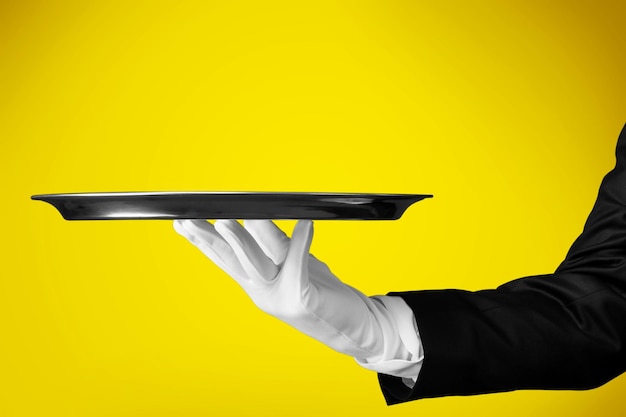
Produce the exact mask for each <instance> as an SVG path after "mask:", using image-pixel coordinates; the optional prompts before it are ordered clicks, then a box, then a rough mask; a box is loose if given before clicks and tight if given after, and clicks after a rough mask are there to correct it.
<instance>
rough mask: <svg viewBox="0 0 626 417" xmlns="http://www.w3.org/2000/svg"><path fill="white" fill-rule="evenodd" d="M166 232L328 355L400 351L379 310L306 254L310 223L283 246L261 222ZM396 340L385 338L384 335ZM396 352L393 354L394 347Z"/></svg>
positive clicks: (178, 224) (193, 223)
mask: <svg viewBox="0 0 626 417" xmlns="http://www.w3.org/2000/svg"><path fill="white" fill-rule="evenodd" d="M174 228H175V229H176V231H177V232H178V233H180V234H181V235H183V236H185V237H186V238H187V239H188V240H189V241H190V242H191V243H193V244H194V245H195V246H197V247H198V248H199V249H200V250H201V251H202V252H203V253H204V254H205V255H206V256H208V257H209V259H211V260H212V261H213V262H215V263H216V264H217V265H218V266H219V267H221V268H222V269H223V270H224V271H225V272H226V273H227V274H229V275H230V276H231V277H232V278H234V279H235V280H236V281H237V282H238V283H239V285H241V287H243V289H244V290H245V292H246V293H247V294H248V295H249V296H250V298H251V299H252V300H253V301H254V303H255V304H256V305H257V306H258V307H259V308H261V310H263V311H265V312H267V313H269V314H271V315H273V316H275V317H277V318H279V319H281V320H283V321H284V322H286V323H288V324H290V325H291V326H293V327H295V328H297V329H298V330H300V331H302V332H304V333H306V334H307V335H309V336H311V337H313V338H315V339H317V340H319V341H321V342H323V343H325V344H326V345H328V346H330V347H331V348H333V349H335V350H337V351H339V352H342V353H345V354H347V355H350V356H353V357H355V358H357V359H365V360H368V361H370V360H371V361H376V360H377V359H376V358H382V357H383V356H387V357H394V355H395V352H390V351H389V350H390V349H396V350H397V349H403V346H397V345H398V344H400V345H401V343H390V344H389V343H387V346H385V345H386V343H385V339H387V340H394V341H395V340H399V338H398V336H397V329H396V327H395V323H394V321H393V318H392V317H391V315H390V313H389V312H388V311H387V310H386V309H385V307H384V305H383V303H382V302H380V301H379V300H376V299H370V298H368V297H367V296H365V295H364V294H363V293H361V292H359V291H357V290H355V289H354V288H352V287H350V286H348V285H345V284H343V283H342V282H341V281H339V280H338V279H337V277H335V276H334V275H333V273H332V272H331V271H330V269H329V268H328V266H326V265H325V264H324V263H322V262H320V261H319V260H317V259H316V258H315V257H314V256H313V255H310V254H309V248H310V246H311V240H312V236H313V222H312V221H310V220H301V221H299V222H298V223H297V224H296V226H295V229H294V232H293V236H292V238H291V239H289V237H287V236H286V235H285V234H284V233H283V232H282V231H281V230H280V229H279V228H278V227H277V226H276V225H275V224H274V223H273V222H271V221H269V220H247V221H244V227H242V226H241V225H240V224H239V223H238V222H236V221H235V220H217V221H216V222H215V226H213V225H212V224H211V223H209V222H207V221H204V220H176V221H175V222H174ZM391 332H396V333H394V334H389V335H387V337H386V335H385V333H391ZM394 345H396V346H394Z"/></svg>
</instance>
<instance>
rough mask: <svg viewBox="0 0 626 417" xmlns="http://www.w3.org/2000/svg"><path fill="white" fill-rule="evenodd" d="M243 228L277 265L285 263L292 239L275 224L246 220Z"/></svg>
mask: <svg viewBox="0 0 626 417" xmlns="http://www.w3.org/2000/svg"><path fill="white" fill-rule="evenodd" d="M243 226H244V227H245V228H246V230H247V231H248V232H250V234H251V235H252V237H254V239H255V240H256V241H257V243H258V244H259V246H260V247H261V249H263V252H265V254H266V255H267V256H269V257H270V259H271V260H272V261H273V262H274V263H275V264H276V265H280V264H282V263H283V262H284V261H285V258H286V257H287V251H288V250H289V242H290V239H289V237H288V236H287V235H286V234H285V232H283V231H282V230H280V229H279V228H278V226H276V224H275V223H274V222H272V221H271V220H244V222H243Z"/></svg>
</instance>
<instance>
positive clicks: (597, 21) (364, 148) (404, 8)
mask: <svg viewBox="0 0 626 417" xmlns="http://www.w3.org/2000/svg"><path fill="white" fill-rule="evenodd" d="M438 3H439V4H438ZM470 4H471V6H470ZM625 18H626V7H625V6H624V3H623V1H614V2H611V1H583V2H571V1H552V2H544V1H529V2H521V1H515V2H513V1H511V2H501V1H491V2H487V1H483V2H467V1H456V2H426V1H424V2H416V1H358V2H356V1H337V2H327V1H315V2H291V1H286V2H273V1H270V2H265V1H263V2H261V1H259V2H254V1H253V2H225V1H213V2H209V1H198V2H192V1H180V2H176V1H145V2H144V1H131V2H128V1H92V2H88V1H61V2H59V1H19V0H13V1H2V2H1V3H0V139H1V146H2V147H1V152H0V158H2V161H1V163H0V175H1V178H2V201H1V202H2V204H1V207H0V214H1V215H2V219H3V222H4V225H3V227H2V229H3V239H2V263H1V268H2V271H1V273H0V415H2V416H44V415H45V416H144V415H145V416H200V415H248V414H251V415H255V416H294V415H298V416H309V415H310V416H319V415H327V416H345V415H357V416H360V417H363V416H370V415H371V416H384V415H389V416H394V415H398V416H402V415H407V416H408V415H421V416H427V415H428V416H430V415H438V416H443V415H450V416H452V415H462V416H501V415H504V414H506V415H508V416H528V415H546V416H548V415H550V416H560V415H562V416H568V417H571V416H588V415H591V414H596V415H600V414H601V415H613V416H617V415H625V414H626V405H625V404H624V401H623V393H624V390H625V389H626V379H625V378H624V377H619V378H617V379H615V380H614V381H612V382H610V383H609V384H607V385H605V386H603V387H601V388H599V389H596V390H593V391H587V392H541V391H526V392H514V393H505V394H493V395H485V396H476V397H468V398H442V399H431V400H422V401H418V402H414V403H408V404H403V405H398V406H394V407H387V406H386V405H385V404H384V401H383V398H382V396H381V394H380V392H379V389H378V385H377V382H376V376H375V374H374V373H371V372H369V371H366V370H364V369H361V368H360V367H358V366H357V365H356V364H355V363H354V362H353V360H352V359H351V358H349V357H346V356H343V355H339V354H337V353H334V352H332V351H331V350H330V349H328V348H326V347H325V346H323V345H321V344H319V343H318V342H316V341H314V340H311V339H309V338H307V337H306V336H303V335H301V334H299V333H298V332H296V331H294V330H292V329H290V328H288V327H287V326H286V325H284V324H282V323H280V322H278V321H276V320H274V319H273V318H271V317H268V316H266V315H264V314H263V313H262V312H260V311H259V310H257V309H256V307H254V306H253V305H252V303H251V302H250V301H249V300H248V299H247V297H246V296H245V294H244V293H243V292H242V291H241V289H240V288H239V287H238V286H237V285H236V284H235V283H234V282H233V281H232V280H231V279H229V278H228V277H227V276H226V275H225V274H224V273H222V272H221V271H220V270H219V269H218V268H217V267H216V266H214V265H213V264H212V263H211V262H210V261H209V260H207V259H205V258H204V257H203V256H202V254H201V253H200V252H198V251H197V250H196V249H195V248H193V247H192V246H191V245H190V244H188V243H187V242H186V241H184V239H183V238H181V237H180V236H178V235H177V234H176V233H175V232H174V231H173V228H172V224H171V222H169V221H109V222H67V221H64V220H63V219H62V218H61V216H60V215H59V214H58V213H57V212H56V210H54V209H53V208H52V207H50V206H48V205H46V204H43V203H41V202H34V201H31V200H30V199H29V198H30V195H32V194H37V193H54V192H90V191H150V190H166V191H172V190H178V191H187V190H199V191H203V190H204V191H220V190H242V191H245V190H249V191H327V192H387V193H432V194H434V195H435V198H434V199H431V200H426V201H423V202H420V203H418V204H416V205H415V206H413V207H412V208H410V209H409V210H408V211H407V212H406V214H405V215H404V217H402V219H400V220H398V221H393V222H357V221H326V222H324V221H318V222H316V224H315V228H316V229H315V233H316V234H315V239H314V242H313V249H312V250H313V252H314V253H315V254H316V255H317V256H318V257H319V258H320V259H322V260H324V261H325V262H327V263H328V264H329V265H330V266H331V268H332V269H333V271H334V272H335V273H336V274H337V275H338V276H339V277H341V278H342V279H343V280H345V281H346V282H349V283H350V284H352V285H354V286H356V287H357V288H359V289H361V290H363V291H364V292H366V293H367V294H382V293H386V292H388V291H393V290H409V289H432V288H462V289H470V290H474V289H483V288H493V287H495V286H497V285H499V284H501V283H503V282H506V281H508V280H511V279H514V278H518V277H521V276H525V275H532V274H540V273H547V272H551V271H553V270H554V269H555V268H556V266H557V265H558V263H559V262H560V261H561V260H562V258H563V256H564V255H565V253H566V251H567V249H568V247H569V245H570V244H571V242H572V241H573V240H574V238H575V237H576V236H577V235H578V233H579V232H580V230H581V229H582V226H583V223H584V221H585V219H586V216H587V214H588V212H589V210H590V208H591V206H592V204H593V201H594V199H595V196H596V193H597V189H598V185H599V183H600V180H601V178H602V176H603V175H604V173H606V172H607V171H608V170H609V169H610V168H611V167H612V165H613V162H614V159H613V151H614V145H615V141H616V139H617V135H618V133H619V131H620V129H621V127H622V125H623V124H624V122H626V113H625V112H624V110H625V109H626V78H625V77H624V71H625V68H626V55H625V54H624V45H625V42H626V30H625V26H624V20H625ZM280 225H281V226H282V227H284V228H285V230H288V231H289V233H290V232H291V228H292V227H293V225H294V223H293V222H289V221H284V222H281V223H280ZM459 348H460V349H462V346H460V347H459Z"/></svg>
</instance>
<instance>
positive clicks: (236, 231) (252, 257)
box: [215, 220, 279, 282]
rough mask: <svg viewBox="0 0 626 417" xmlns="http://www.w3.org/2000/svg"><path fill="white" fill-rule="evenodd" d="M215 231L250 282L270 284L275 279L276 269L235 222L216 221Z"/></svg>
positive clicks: (248, 234)
mask: <svg viewBox="0 0 626 417" xmlns="http://www.w3.org/2000/svg"><path fill="white" fill-rule="evenodd" d="M215 230H217V232H218V233H219V234H220V235H222V237H223V238H224V240H226V242H228V244H229V245H230V247H231V248H232V249H233V251H234V252H235V255H237V259H239V263H240V264H241V266H242V267H243V269H244V271H246V273H247V275H248V277H249V278H250V280H251V281H253V282H271V281H273V280H274V278H276V275H278V271H279V269H278V267H277V266H276V265H275V264H274V262H272V260H271V259H270V258H268V257H267V255H265V253H264V252H263V249H261V247H260V246H259V244H258V243H257V241H256V240H254V238H253V237H252V235H250V233H248V231H247V230H246V229H244V228H243V227H242V226H241V225H240V224H239V223H237V222H236V221H235V220H218V221H216V222H215Z"/></svg>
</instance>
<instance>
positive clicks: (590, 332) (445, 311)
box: [379, 127, 626, 404]
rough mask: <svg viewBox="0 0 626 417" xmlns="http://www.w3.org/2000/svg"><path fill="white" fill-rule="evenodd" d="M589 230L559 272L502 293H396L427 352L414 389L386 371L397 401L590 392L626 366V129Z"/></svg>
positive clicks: (386, 385)
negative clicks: (528, 392)
mask: <svg viewBox="0 0 626 417" xmlns="http://www.w3.org/2000/svg"><path fill="white" fill-rule="evenodd" d="M616 154H617V164H616V167H615V169H614V170H612V171H611V172H610V173H609V174H607V176H606V177H605V178H604V180H603V182H602V185H601V187H600V191H599V194H598V199H597V201H596V204H595V206H594V208H593V210H592V212H591V214H590V216H589V218H588V220H587V223H586V225H585V228H584V230H583V233H582V234H581V235H580V236H579V238H578V239H577V240H576V242H574V244H573V245H572V247H571V249H570V251H569V253H568V255H567V257H566V259H565V260H564V261H563V263H562V264H561V265H560V266H559V268H558V269H557V271H556V272H555V273H554V274H551V275H542V276H533V277H527V278H521V279H518V280H515V281H512V282H509V283H507V284H505V285H502V286H501V287H499V288H497V289H495V290H486V291H478V292H466V291H456V290H445V291H416V292H405V293H392V295H397V296H400V297H402V298H403V299H404V300H405V301H406V302H407V304H408V305H409V306H410V307H411V309H412V310H413V312H414V314H415V317H416V321H417V326H418V328H419V331H420V336H421V340H422V343H423V348H424V357H425V359H424V362H423V366H422V369H421V372H420V375H419V378H418V379H417V383H416V384H415V386H414V387H413V388H412V389H410V388H408V387H407V386H406V385H405V384H403V383H402V382H401V380H400V379H399V378H395V377H392V376H388V375H382V374H381V375H379V380H380V383H381V388H382V390H383V393H384V395H385V398H386V400H387V402H388V403H389V404H394V403H398V402H402V401H408V400H412V399H418V398H425V397H439V396H446V395H470V394H481V393H488V392H500V391H511V390H517V389H589V388H594V387H597V386H599V385H601V384H603V383H605V382H607V381H609V380H610V379H612V378H614V377H615V376H617V375H619V374H621V373H622V372H624V370H626V127H625V128H624V130H622V133H621V135H620V139H619V140H618V145H617V152H616Z"/></svg>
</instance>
